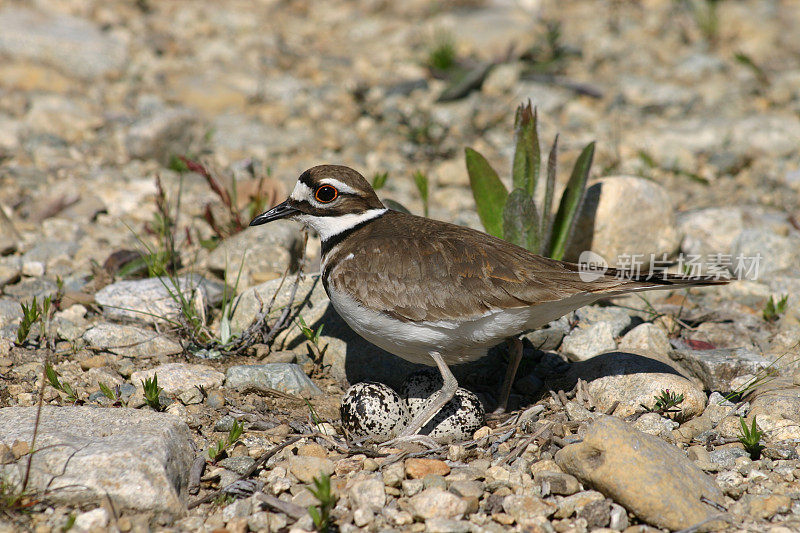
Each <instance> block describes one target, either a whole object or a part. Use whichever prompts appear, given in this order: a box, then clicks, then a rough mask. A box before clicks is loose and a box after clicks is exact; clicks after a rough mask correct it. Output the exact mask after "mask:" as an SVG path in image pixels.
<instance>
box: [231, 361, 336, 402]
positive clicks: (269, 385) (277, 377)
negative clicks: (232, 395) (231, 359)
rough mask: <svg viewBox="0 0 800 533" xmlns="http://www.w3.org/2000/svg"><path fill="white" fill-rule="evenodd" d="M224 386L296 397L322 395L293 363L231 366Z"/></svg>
mask: <svg viewBox="0 0 800 533" xmlns="http://www.w3.org/2000/svg"><path fill="white" fill-rule="evenodd" d="M225 386H226V387H228V388H231V389H242V388H245V387H253V388H256V389H260V390H268V389H275V390H279V391H281V392H286V393H288V394H296V395H298V396H319V395H320V394H322V391H321V390H320V389H319V387H317V386H316V385H315V384H314V382H313V381H311V380H310V379H309V377H308V376H307V375H306V374H305V373H304V372H303V369H302V368H300V367H299V366H298V365H296V364H293V363H267V364H265V365H237V366H232V367H230V368H228V370H227V372H225Z"/></svg>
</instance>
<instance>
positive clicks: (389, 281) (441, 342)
mask: <svg viewBox="0 0 800 533" xmlns="http://www.w3.org/2000/svg"><path fill="white" fill-rule="evenodd" d="M282 218H288V219H291V220H296V221H298V222H300V223H301V224H304V225H305V226H307V227H310V228H312V229H314V231H316V232H317V234H319V237H320V239H321V245H322V247H321V271H322V283H323V285H324V287H325V291H326V292H327V293H328V297H329V298H330V300H331V302H332V303H333V306H334V308H335V309H336V311H337V312H338V313H339V314H340V315H341V316H342V318H343V319H344V320H345V321H346V322H347V323H348V324H349V325H350V327H351V328H353V330H354V331H356V332H357V333H358V334H359V335H361V336H362V337H364V338H365V339H366V340H368V341H369V342H371V343H373V344H375V345H376V346H379V347H380V348H383V349H384V350H386V351H388V352H390V353H392V354H394V355H397V356H398V357H402V358H403V359H406V360H408V361H411V362H414V363H422V364H426V365H431V366H433V365H436V366H437V367H438V369H439V372H441V375H442V380H443V386H442V388H441V390H439V391H438V392H436V393H435V394H434V395H433V396H431V399H430V401H429V402H428V404H427V407H426V408H425V409H423V410H422V411H421V412H419V413H418V414H417V415H416V416H415V417H414V418H413V419H412V420H411V421H410V423H409V424H408V426H407V427H406V428H405V429H404V430H403V431H402V432H401V433H400V437H401V438H402V437H411V436H412V435H415V434H416V433H417V432H418V431H419V430H420V428H422V427H423V426H424V425H425V424H426V423H427V422H428V421H429V420H430V419H431V418H432V417H433V416H434V415H435V414H436V413H437V412H439V410H440V409H441V408H442V407H443V406H444V405H445V404H446V403H447V402H448V401H449V400H450V399H451V398H452V397H453V395H454V394H455V391H456V389H457V387H458V384H457V382H456V379H455V377H453V374H452V372H450V369H449V368H448V365H455V364H459V363H466V362H468V361H473V360H476V359H478V358H480V357H483V356H484V355H486V352H487V350H488V349H489V348H491V347H492V346H495V345H497V344H499V343H501V342H502V341H503V340H505V339H509V338H511V339H514V338H516V336H517V335H519V334H520V333H523V332H526V331H529V330H532V329H536V328H539V327H542V326H544V325H545V324H548V323H549V322H551V321H553V320H555V319H557V318H559V317H561V316H563V315H565V314H567V313H569V312H570V311H573V310H575V309H577V308H579V307H582V306H584V305H587V304H590V303H592V302H594V301H596V300H598V299H600V298H605V297H610V296H616V295H620V294H624V293H628V292H635V291H647V290H657V289H671V288H676V287H687V286H694V285H713V284H718V283H725V282H726V280H718V279H713V278H686V277H682V276H676V275H670V276H667V277H664V276H659V277H658V279H647V278H645V277H643V276H638V277H637V276H627V277H626V276H624V275H621V274H620V273H619V272H618V271H615V270H613V269H610V270H608V271H607V272H605V273H604V274H597V275H595V276H593V278H594V279H591V280H590V281H586V276H581V272H580V268H579V266H578V265H575V264H572V263H566V262H562V261H556V260H554V259H548V258H546V257H542V256H540V255H536V254H534V253H531V252H529V251H528V250H525V249H524V248H520V247H518V246H515V245H513V244H511V243H509V242H506V241H503V240H501V239H498V238H495V237H492V236H490V235H487V234H486V233H482V232H480V231H477V230H473V229H470V228H466V227H462V226H457V225H454V224H449V223H447V222H440V221H438V220H431V219H428V218H423V217H419V216H414V215H409V214H406V213H401V212H398V211H393V210H390V209H387V208H386V206H384V205H383V203H381V201H380V200H379V199H378V196H377V195H376V194H375V191H374V190H373V189H372V187H371V186H370V184H369V183H368V182H367V180H365V179H364V177H363V176H361V174H359V173H358V172H356V171H355V170H353V169H351V168H348V167H344V166H335V165H321V166H317V167H314V168H311V169H309V170H307V171H305V172H303V174H301V175H300V178H299V179H298V180H297V184H296V185H295V188H294V190H293V191H292V194H291V195H290V196H289V198H288V199H287V200H286V201H284V202H283V203H281V204H279V205H277V206H276V207H274V208H272V209H270V210H269V211H267V212H265V213H262V214H261V215H259V216H257V217H256V218H254V219H253V221H252V222H251V223H250V225H251V226H256V225H259V224H265V223H267V222H270V221H273V220H278V219H282ZM513 347H514V349H513V350H512V357H511V362H510V364H509V367H508V371H507V372H506V376H505V380H504V384H503V389H502V392H501V395H500V405H501V407H503V408H504V407H505V405H506V402H507V401H508V395H509V393H510V390H511V385H512V384H513V380H514V375H515V374H516V370H517V367H518V365H519V362H520V359H521V358H522V345H521V343H520V342H519V340H518V339H517V340H516V341H515V342H514V343H513Z"/></svg>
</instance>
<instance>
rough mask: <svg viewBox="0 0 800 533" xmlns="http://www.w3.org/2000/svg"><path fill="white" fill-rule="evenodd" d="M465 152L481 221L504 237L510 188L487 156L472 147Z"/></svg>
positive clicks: (495, 234) (490, 231) (496, 233)
mask: <svg viewBox="0 0 800 533" xmlns="http://www.w3.org/2000/svg"><path fill="white" fill-rule="evenodd" d="M465 152H466V160H467V173H468V174H469V181H470V187H471V189H472V196H473V197H474V198H475V205H476V207H477V211H478V216H479V217H480V219H481V223H482V224H483V227H484V228H485V229H486V231H487V232H488V233H489V234H491V235H494V236H495V237H500V238H502V237H503V207H504V206H505V204H506V199H507V198H508V190H507V189H506V186H505V185H503V182H502V181H500V178H499V177H498V176H497V172H495V171H494V169H493V168H492V167H491V165H489V162H488V161H486V158H485V157H483V156H482V155H481V154H479V153H478V152H476V151H475V150H473V149H472V148H466V149H465Z"/></svg>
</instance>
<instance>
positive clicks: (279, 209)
mask: <svg viewBox="0 0 800 533" xmlns="http://www.w3.org/2000/svg"><path fill="white" fill-rule="evenodd" d="M295 213H299V210H297V209H295V208H294V207H292V206H290V205H289V200H286V201H284V202H282V203H280V204H278V205H276V206H275V207H273V208H272V209H270V210H269V211H267V212H266V213H261V214H260V215H258V216H257V217H256V218H254V219H253V220H252V221H251V222H250V225H251V226H260V225H261V224H266V223H267V222H272V221H273V220H278V219H280V218H286V217H290V216H292V215H293V214H295Z"/></svg>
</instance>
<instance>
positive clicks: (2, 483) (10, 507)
mask: <svg viewBox="0 0 800 533" xmlns="http://www.w3.org/2000/svg"><path fill="white" fill-rule="evenodd" d="M32 500H33V493H32V492H31V491H29V490H27V489H25V488H24V487H23V486H22V485H21V484H20V483H19V482H18V481H16V480H13V479H11V476H10V475H7V474H6V472H5V471H3V470H0V516H2V515H4V514H5V515H11V514H12V513H21V512H26V511H28V510H29V507H30V506H31V505H32V503H33V502H32Z"/></svg>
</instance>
